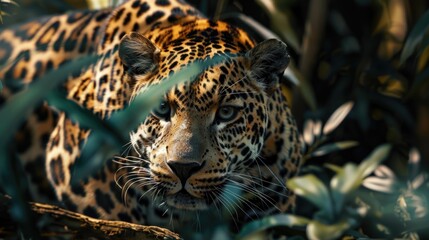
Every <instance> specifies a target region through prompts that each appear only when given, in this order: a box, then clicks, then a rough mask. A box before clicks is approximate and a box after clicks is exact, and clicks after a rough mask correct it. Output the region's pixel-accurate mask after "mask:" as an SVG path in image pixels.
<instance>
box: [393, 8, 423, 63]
mask: <svg viewBox="0 0 429 240" xmlns="http://www.w3.org/2000/svg"><path fill="white" fill-rule="evenodd" d="M428 29H429V10H426V12H425V13H424V14H423V16H422V17H420V19H419V20H418V21H417V23H416V24H415V26H414V28H413V30H411V32H410V35H409V36H408V37H407V40H406V42H405V45H404V48H403V49H402V53H401V58H400V64H403V63H404V62H405V61H406V60H407V59H408V58H409V57H410V56H411V55H412V54H413V53H414V51H415V50H416V47H417V45H418V44H419V43H420V42H421V41H422V39H423V37H424V35H425V34H426V32H427V30H428Z"/></svg>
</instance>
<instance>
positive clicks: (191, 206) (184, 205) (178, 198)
mask: <svg viewBox="0 0 429 240" xmlns="http://www.w3.org/2000/svg"><path fill="white" fill-rule="evenodd" d="M166 203H167V205H168V206H170V207H173V208H176V209H180V210H205V209H208V208H209V205H210V203H208V202H207V201H206V200H205V199H203V198H196V197H194V196H192V195H191V194H189V193H188V192H187V191H186V190H181V191H179V192H177V193H175V194H172V195H167V196H166Z"/></svg>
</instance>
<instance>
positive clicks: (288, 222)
mask: <svg viewBox="0 0 429 240" xmlns="http://www.w3.org/2000/svg"><path fill="white" fill-rule="evenodd" d="M309 221H310V220H309V219H307V218H304V217H300V216H296V215H291V214H277V215H272V216H269V217H265V218H262V219H260V220H256V221H253V222H250V223H248V224H246V225H245V226H244V227H243V228H242V229H241V231H240V233H239V234H238V236H237V238H238V239H243V238H246V237H250V236H251V235H253V234H255V233H257V232H260V231H264V230H266V229H269V228H272V227H280V226H284V227H293V226H304V225H306V224H307V223H308V222H309Z"/></svg>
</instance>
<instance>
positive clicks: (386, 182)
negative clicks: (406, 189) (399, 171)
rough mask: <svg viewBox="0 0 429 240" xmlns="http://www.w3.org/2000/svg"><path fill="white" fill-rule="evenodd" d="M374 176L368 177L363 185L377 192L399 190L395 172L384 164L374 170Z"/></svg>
mask: <svg viewBox="0 0 429 240" xmlns="http://www.w3.org/2000/svg"><path fill="white" fill-rule="evenodd" d="M374 175H375V176H374V177H367V178H366V179H365V180H364V181H363V183H362V185H363V186H364V187H366V188H368V189H371V190H373V191H377V192H384V193H392V192H394V191H397V190H398V189H397V188H396V185H395V181H396V179H395V174H394V173H393V172H392V170H391V169H390V168H388V167H386V166H384V165H381V166H378V167H377V169H375V171H374Z"/></svg>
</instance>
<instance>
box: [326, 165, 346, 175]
mask: <svg viewBox="0 0 429 240" xmlns="http://www.w3.org/2000/svg"><path fill="white" fill-rule="evenodd" d="M324 166H325V167H326V168H328V169H330V170H332V171H334V172H335V173H339V172H340V171H341V169H342V168H341V167H340V166H338V165H334V164H330V163H326V164H325V165H324Z"/></svg>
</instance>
